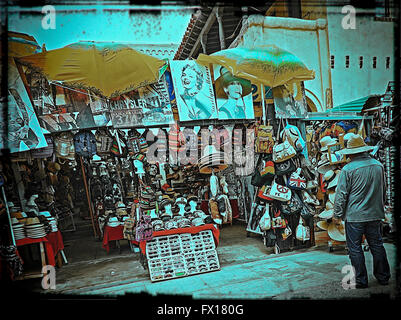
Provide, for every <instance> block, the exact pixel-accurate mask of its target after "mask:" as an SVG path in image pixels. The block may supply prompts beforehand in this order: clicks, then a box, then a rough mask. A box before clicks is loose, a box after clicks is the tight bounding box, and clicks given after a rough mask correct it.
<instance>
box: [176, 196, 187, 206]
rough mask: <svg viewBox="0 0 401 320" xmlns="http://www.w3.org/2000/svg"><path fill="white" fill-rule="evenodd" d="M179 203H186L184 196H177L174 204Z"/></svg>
mask: <svg viewBox="0 0 401 320" xmlns="http://www.w3.org/2000/svg"><path fill="white" fill-rule="evenodd" d="M179 204H184V205H185V204H187V199H185V198H184V197H179V198H177V199H176V200H175V205H179Z"/></svg>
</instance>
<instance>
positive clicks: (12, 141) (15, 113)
mask: <svg viewBox="0 0 401 320" xmlns="http://www.w3.org/2000/svg"><path fill="white" fill-rule="evenodd" d="M8 67H9V69H8V75H9V78H8V80H9V81H8V95H7V99H8V121H7V122H4V121H1V124H0V126H1V132H2V133H5V127H4V126H5V125H6V124H8V135H7V137H5V135H3V139H2V141H1V144H2V145H1V146H0V147H1V148H9V150H10V152H11V153H15V152H22V151H28V150H30V149H36V148H43V147H47V142H46V139H45V136H44V135H43V132H42V129H41V127H40V124H39V121H38V118H37V116H36V113H35V110H34V108H33V106H32V103H31V100H30V99H29V96H28V93H27V91H26V89H25V85H24V83H23V81H22V79H21V76H20V74H19V72H18V69H17V67H16V66H15V65H14V64H10V63H9V64H8Z"/></svg>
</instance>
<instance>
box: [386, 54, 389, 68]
mask: <svg viewBox="0 0 401 320" xmlns="http://www.w3.org/2000/svg"><path fill="white" fill-rule="evenodd" d="M386 69H390V57H386Z"/></svg>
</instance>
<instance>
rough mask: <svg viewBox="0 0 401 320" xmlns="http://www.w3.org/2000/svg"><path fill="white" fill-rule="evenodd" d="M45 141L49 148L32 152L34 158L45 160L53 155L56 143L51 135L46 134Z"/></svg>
mask: <svg viewBox="0 0 401 320" xmlns="http://www.w3.org/2000/svg"><path fill="white" fill-rule="evenodd" d="M45 139H46V143H47V147H44V148H39V149H33V150H31V155H32V158H34V159H44V158H49V157H51V156H52V155H53V152H54V143H53V139H52V136H51V135H50V134H46V135H45Z"/></svg>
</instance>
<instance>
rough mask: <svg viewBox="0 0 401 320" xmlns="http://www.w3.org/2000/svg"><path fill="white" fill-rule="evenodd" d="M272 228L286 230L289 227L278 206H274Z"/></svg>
mask: <svg viewBox="0 0 401 320" xmlns="http://www.w3.org/2000/svg"><path fill="white" fill-rule="evenodd" d="M272 212H273V215H272V228H273V229H282V228H286V227H287V225H288V221H287V219H285V218H284V217H283V215H282V213H281V210H280V208H279V207H278V206H276V205H274V204H273V206H272Z"/></svg>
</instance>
